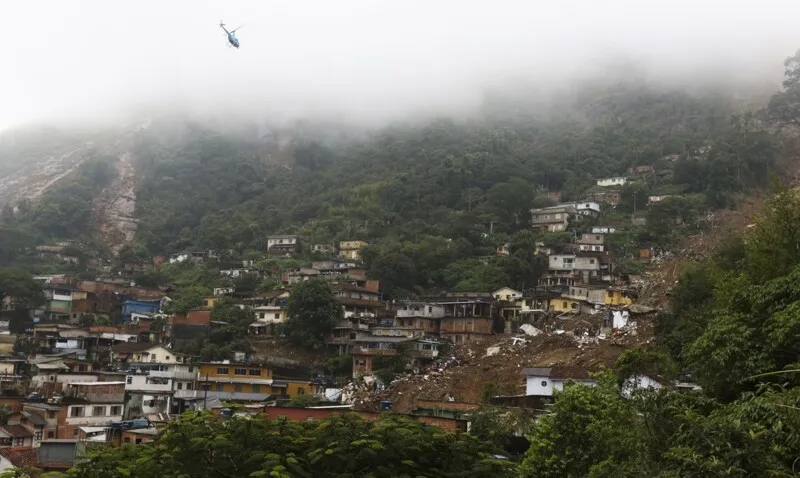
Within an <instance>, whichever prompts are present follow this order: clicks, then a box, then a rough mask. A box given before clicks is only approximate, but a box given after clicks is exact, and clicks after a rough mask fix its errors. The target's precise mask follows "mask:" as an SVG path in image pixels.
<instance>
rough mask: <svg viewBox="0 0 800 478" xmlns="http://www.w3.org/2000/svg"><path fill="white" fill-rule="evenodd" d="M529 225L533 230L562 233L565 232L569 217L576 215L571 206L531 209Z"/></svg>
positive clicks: (576, 211) (576, 212)
mask: <svg viewBox="0 0 800 478" xmlns="http://www.w3.org/2000/svg"><path fill="white" fill-rule="evenodd" d="M530 212H531V224H532V226H533V228H534V229H535V230H543V231H548V232H563V231H566V230H567V226H568V225H569V220H570V217H573V216H575V215H577V214H578V210H577V209H576V208H575V206H572V205H559V206H551V207H545V208H540V209H531V211H530Z"/></svg>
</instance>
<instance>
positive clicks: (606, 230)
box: [592, 226, 617, 234]
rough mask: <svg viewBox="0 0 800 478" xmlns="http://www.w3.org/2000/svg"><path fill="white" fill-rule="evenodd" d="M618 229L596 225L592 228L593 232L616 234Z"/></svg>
mask: <svg viewBox="0 0 800 478" xmlns="http://www.w3.org/2000/svg"><path fill="white" fill-rule="evenodd" d="M615 232H617V229H616V228H614V227H603V226H595V227H593V228H592V234H614V233H615Z"/></svg>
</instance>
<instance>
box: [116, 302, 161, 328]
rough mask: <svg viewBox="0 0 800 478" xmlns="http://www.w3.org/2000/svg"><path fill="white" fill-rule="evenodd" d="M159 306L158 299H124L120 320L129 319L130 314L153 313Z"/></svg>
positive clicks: (128, 320) (126, 321)
mask: <svg viewBox="0 0 800 478" xmlns="http://www.w3.org/2000/svg"><path fill="white" fill-rule="evenodd" d="M160 307H161V301H159V300H126V301H124V302H122V322H123V323H128V322H130V321H131V314H132V313H134V312H135V313H137V314H153V313H156V312H158V309H159V308H160Z"/></svg>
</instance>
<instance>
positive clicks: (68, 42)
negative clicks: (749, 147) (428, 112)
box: [0, 0, 800, 127]
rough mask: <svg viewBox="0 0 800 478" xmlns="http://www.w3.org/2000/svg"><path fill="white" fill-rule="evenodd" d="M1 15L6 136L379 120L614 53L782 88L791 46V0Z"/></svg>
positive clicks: (409, 0) (413, 2)
mask: <svg viewBox="0 0 800 478" xmlns="http://www.w3.org/2000/svg"><path fill="white" fill-rule="evenodd" d="M0 18H2V19H3V25H2V28H0V59H2V63H1V65H2V75H0V127H5V126H8V125H13V124H19V123H23V122H28V121H32V120H37V119H47V118H53V117H58V118H73V117H74V118H93V117H100V115H103V114H108V113H109V112H116V111H120V110H127V109H129V108H131V107H137V106H138V107H148V106H150V105H153V104H161V105H164V104H170V105H171V104H174V105H181V106H185V105H191V106H192V107H195V108H198V109H201V110H202V109H208V108H212V107H214V108H219V109H220V111H221V112H222V113H225V112H226V111H231V112H234V111H241V110H243V109H248V110H249V109H253V108H256V107H257V108H258V109H259V110H262V109H263V110H265V111H266V110H267V109H269V110H270V111H276V112H280V113H285V114H293V115H298V116H302V115H305V114H309V113H310V112H318V111H338V112H343V113H345V114H347V115H348V116H350V117H364V116H367V117H369V116H370V115H376V116H381V117H385V116H391V115H395V114H402V113H406V112H408V111H415V110H419V109H421V108H430V109H441V108H445V109H446V108H454V107H458V106H460V105H469V104H471V103H472V104H474V103H475V102H476V101H478V99H479V97H480V91H481V88H483V87H484V86H485V85H487V84H497V83H501V82H502V80H503V79H505V78H507V77H510V76H515V75H525V76H527V77H532V78H536V79H537V80H539V81H542V82H544V83H548V84H552V83H558V82H560V81H562V80H563V79H565V78H568V77H569V74H571V73H574V72H576V71H584V70H586V69H588V68H591V67H593V66H596V65H597V64H599V63H602V61H603V60H604V59H606V58H609V56H610V55H614V54H626V55H631V56H633V57H634V58H641V59H646V60H648V61H649V66H650V67H651V68H654V70H653V71H655V72H656V73H657V74H658V75H664V76H665V77H666V76H670V75H672V76H686V77H691V76H692V75H695V74H698V73H699V72H700V71H703V70H705V71H708V70H709V69H714V70H717V71H722V72H725V73H726V74H737V75H739V74H741V75H762V74H763V75H765V77H767V76H770V75H773V76H772V77H775V78H777V76H774V75H776V74H777V75H780V73H781V72H782V60H783V58H784V57H786V56H788V55H790V54H792V53H793V52H794V51H795V50H796V49H798V48H800V28H797V19H798V18H800V0H794V1H790V0H785V1H778V0H761V1H757V2H756V1H739V0H728V1H724V0H692V1H688V0H672V1H669V2H656V1H649V0H638V1H634V0H559V1H551V0H518V1H511V0H491V1H489V0H482V1H477V0H460V1H456V0H427V1H421V0H419V1H417V0H391V1H389V0H360V1H359V0H315V1H312V0H253V1H245V0H238V1H232V0H228V1H225V2H223V1H221V0H219V1H202V0H160V1H155V0H136V1H122V0H95V1H90V0H71V1H64V0H24V1H15V0H0ZM220 20H224V21H225V22H226V23H227V24H228V25H229V26H231V27H234V28H235V27H236V26H238V25H239V24H245V26H244V27H243V28H242V29H241V30H240V32H239V34H238V36H239V38H240V40H241V43H242V46H241V49H239V50H235V49H233V48H228V47H227V46H226V39H225V36H224V33H223V32H222V30H221V29H220V28H219V26H218V24H219V22H220ZM776 86H777V85H776Z"/></svg>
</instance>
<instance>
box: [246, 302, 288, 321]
mask: <svg viewBox="0 0 800 478" xmlns="http://www.w3.org/2000/svg"><path fill="white" fill-rule="evenodd" d="M253 312H254V313H255V315H256V317H255V318H256V321H257V322H262V323H265V324H282V323H284V322H286V320H287V319H288V318H289V314H288V312H287V311H286V307H281V306H279V305H262V306H259V307H256V308H255V309H253Z"/></svg>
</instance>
